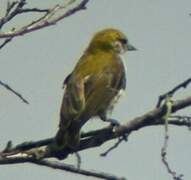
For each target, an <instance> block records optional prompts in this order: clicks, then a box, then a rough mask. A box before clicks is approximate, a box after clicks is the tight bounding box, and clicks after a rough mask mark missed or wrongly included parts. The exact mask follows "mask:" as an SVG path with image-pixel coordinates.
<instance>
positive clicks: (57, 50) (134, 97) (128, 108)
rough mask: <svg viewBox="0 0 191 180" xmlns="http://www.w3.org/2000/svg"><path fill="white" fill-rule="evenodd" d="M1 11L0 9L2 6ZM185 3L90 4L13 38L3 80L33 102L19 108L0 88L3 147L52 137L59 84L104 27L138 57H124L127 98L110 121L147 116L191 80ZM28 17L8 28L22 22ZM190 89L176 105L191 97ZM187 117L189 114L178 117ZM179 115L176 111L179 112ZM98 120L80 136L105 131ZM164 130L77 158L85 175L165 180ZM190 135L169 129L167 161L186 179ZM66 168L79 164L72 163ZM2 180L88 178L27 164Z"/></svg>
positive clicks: (189, 8)
mask: <svg viewBox="0 0 191 180" xmlns="http://www.w3.org/2000/svg"><path fill="white" fill-rule="evenodd" d="M1 1H2V2H3V4H2V6H0V8H3V7H4V6H3V5H4V4H5V2H6V0H1ZM53 4H56V1H54V2H53V1H51V0H46V1H39V0H33V2H32V3H31V4H30V5H31V7H32V6H33V7H38V6H40V7H49V6H51V5H53ZM189 13H191V1H190V0H182V1H180V0H168V1H167V0H152V1H151V0H141V1H140V0H121V1H116V0H102V1H101V0H100V1H90V2H89V3H88V5H87V10H85V11H80V12H78V13H76V14H75V15H73V16H71V17H69V18H67V19H64V20H63V21H62V22H59V23H58V24H57V25H56V26H52V27H49V28H46V29H43V30H40V31H37V32H34V33H31V34H27V35H25V36H23V37H18V38H16V39H15V40H14V41H13V42H11V43H10V44H8V45H7V46H6V47H4V48H3V49H2V50H1V51H0V61H1V63H0V64H1V65H0V80H2V81H4V82H6V83H8V84H9V85H11V86H12V87H13V88H14V89H16V90H17V91H19V92H20V93H22V95H23V96H24V97H25V98H27V99H28V100H29V101H30V105H26V104H24V103H22V102H21V101H20V100H19V99H18V98H17V97H15V96H14V95H13V94H11V93H10V92H8V91H7V90H5V89H4V88H2V87H0V98H1V100H0V122H1V125H0V148H1V149H3V148H4V147H5V144H6V142H7V141H8V140H12V141H13V143H14V144H17V143H20V142H23V141H29V140H39V139H43V138H48V137H52V136H54V135H55V133H56V131H57V126H58V122H59V109H60V105H61V100H62V96H63V89H62V88H61V87H62V82H63V80H64V78H65V77H66V76H67V74H68V73H70V72H71V71H72V69H73V67H74V65H75V63H76V62H77V60H78V59H79V57H80V56H81V54H82V53H83V51H84V49H85V48H86V47H87V45H88V42H89V40H90V38H91V37H92V35H93V34H94V33H95V32H97V31H98V30H101V29H103V28H107V27H112V28H118V29H120V30H121V31H123V32H124V33H125V34H126V35H127V36H128V39H129V41H130V42H131V43H132V44H133V45H134V46H136V47H137V48H138V49H139V51H136V52H129V53H127V54H125V55H124V58H125V59H126V61H127V63H126V64H127V76H128V77H127V93H126V94H125V96H123V98H122V99H121V101H120V102H119V104H118V105H117V106H116V108H115V110H114V112H113V117H114V118H117V119H119V120H120V121H121V123H125V122H127V121H128V120H130V119H132V118H133V117H136V116H140V115H142V114H143V113H145V112H147V111H149V110H152V109H153V108H154V106H155V105H156V102H157V98H158V96H159V95H160V94H162V93H164V92H166V91H168V90H170V89H171V88H173V87H174V86H175V85H176V84H178V83H180V82H181V81H184V80H185V79H187V78H188V77H190V74H191V70H190V69H191V48H190V47H191V45H190V44H191V16H189ZM26 21H27V19H26V17H25V16H22V17H21V18H17V19H16V20H15V21H14V22H13V24H9V26H10V27H12V26H13V25H16V24H17V25H19V26H20V25H22V24H24V22H26ZM190 90H191V87H188V88H187V89H186V90H182V91H181V92H180V93H178V94H177V96H176V97H175V99H178V98H183V97H186V96H188V95H190ZM183 112H184V114H185V115H191V114H190V112H191V108H187V110H186V111H183ZM180 113H181V112H180ZM105 125H106V123H103V122H101V121H99V120H98V119H95V120H92V121H89V123H88V124H87V125H86V126H85V127H84V128H83V130H84V131H87V130H91V129H98V128H100V127H104V126H105ZM163 136H164V129H163V127H148V128H144V129H142V130H139V131H138V132H134V133H133V134H132V135H131V136H130V137H129V141H128V142H127V143H123V144H121V145H120V146H119V147H118V148H117V149H115V150H114V151H113V152H111V153H110V154H109V155H108V156H107V157H106V158H103V157H100V156H99V154H100V153H101V152H103V151H104V150H106V149H107V148H108V147H110V146H111V145H112V144H113V143H114V141H111V142H108V143H106V144H104V145H103V146H102V147H99V148H94V149H90V150H87V151H83V152H80V154H81V157H82V168H86V169H95V170H100V171H105V172H110V173H113V174H116V175H118V176H125V177H126V178H127V179H128V180H140V179H141V180H161V179H163V180H170V179H171V178H170V176H169V174H168V173H167V172H166V169H165V168H164V165H163V164H162V163H161V159H160V149H161V147H162V144H163ZM190 138H191V133H190V132H189V131H188V129H187V128H183V127H174V126H173V127H171V128H170V142H169V147H168V159H169V162H170V164H171V165H172V167H173V169H174V170H176V171H177V172H179V173H182V174H184V175H185V179H187V180H188V179H191V164H190V158H191V153H190V152H191V141H190ZM64 162H67V163H72V164H75V163H76V158H75V156H70V157H69V158H68V159H67V160H65V161H64ZM0 179H2V180H10V179H12V180H26V179H27V180H34V179H37V180H38V179H39V180H40V179H46V180H52V179H56V180H63V179H71V180H75V179H79V180H84V179H92V178H87V177H84V176H77V175H73V174H71V173H68V172H64V171H59V170H52V169H49V168H46V167H39V166H36V165H31V164H20V165H7V166H1V168H0Z"/></svg>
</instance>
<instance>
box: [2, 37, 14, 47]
mask: <svg viewBox="0 0 191 180" xmlns="http://www.w3.org/2000/svg"><path fill="white" fill-rule="evenodd" d="M11 40H12V38H7V39H5V40H4V42H3V43H2V44H1V45H0V49H2V48H3V47H4V46H5V45H6V44H8V43H9V42H11Z"/></svg>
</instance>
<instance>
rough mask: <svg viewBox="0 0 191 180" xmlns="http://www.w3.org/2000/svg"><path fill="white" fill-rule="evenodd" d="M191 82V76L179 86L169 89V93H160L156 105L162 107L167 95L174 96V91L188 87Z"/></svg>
mask: <svg viewBox="0 0 191 180" xmlns="http://www.w3.org/2000/svg"><path fill="white" fill-rule="evenodd" d="M190 83H191V78H188V79H187V80H185V81H184V82H182V83H180V84H178V85H177V86H175V87H174V88H173V89H172V90H170V91H168V92H167V93H165V94H163V95H160V96H159V98H158V103H157V106H156V107H160V105H161V103H162V101H163V100H165V99H166V97H167V96H171V97H172V96H173V95H174V93H176V92H177V91H178V90H179V89H181V88H186V87H187V86H188V84H190Z"/></svg>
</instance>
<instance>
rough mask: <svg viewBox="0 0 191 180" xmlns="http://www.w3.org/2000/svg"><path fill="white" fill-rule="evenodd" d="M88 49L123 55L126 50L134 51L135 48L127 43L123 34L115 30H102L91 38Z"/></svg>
mask: <svg viewBox="0 0 191 180" xmlns="http://www.w3.org/2000/svg"><path fill="white" fill-rule="evenodd" d="M88 49H91V50H96V49H97V50H100V49H102V50H104V51H112V52H114V53H117V54H121V53H124V52H126V51H127V50H128V51H134V50H136V48H135V47H134V46H132V45H131V44H130V43H129V41H128V39H127V37H126V36H125V34H123V33H122V32H121V31H119V30H117V29H104V30H102V31H99V32H98V33H96V34H95V35H94V37H93V38H92V40H91V42H90V45H89V48H88Z"/></svg>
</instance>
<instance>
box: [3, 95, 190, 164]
mask: <svg viewBox="0 0 191 180" xmlns="http://www.w3.org/2000/svg"><path fill="white" fill-rule="evenodd" d="M189 106H191V96H189V97H187V98H185V99H182V100H177V101H175V102H174V103H173V107H172V113H175V112H176V111H179V110H181V109H184V108H186V107H189ZM164 114H165V111H164V109H163V108H162V107H160V108H155V109H153V110H151V111H149V112H147V113H145V114H143V115H142V116H139V117H136V118H134V119H132V120H128V121H127V123H126V124H123V125H120V126H119V127H116V128H115V131H113V128H112V127H111V126H108V127H105V128H102V129H99V130H95V131H91V132H87V133H83V134H82V135H81V140H80V146H79V149H78V151H82V150H87V149H89V148H94V147H98V146H100V145H102V144H103V143H105V142H107V141H109V140H111V139H116V138H119V137H121V136H123V135H124V134H126V133H127V134H129V135H130V134H131V133H133V132H135V131H137V130H140V129H142V128H144V127H148V126H156V125H163V124H164V120H163V119H161V117H162V116H163V115H164ZM168 123H169V124H171V125H176V126H185V127H190V125H191V122H190V121H188V120H184V119H171V120H169V122H168ZM53 140H54V138H49V139H44V140H40V141H36V142H25V143H21V144H19V145H17V146H15V147H11V148H9V150H8V151H6V152H1V155H5V156H6V155H8V154H15V153H18V152H22V151H27V150H30V149H32V148H38V147H41V146H46V145H48V144H50V143H52V142H53ZM71 153H73V152H72V151H68V150H66V151H65V150H63V151H62V152H59V153H57V154H51V155H50V154H49V155H46V156H45V157H57V156H63V159H64V158H66V157H67V156H68V155H69V154H71ZM21 159H22V158H21ZM1 163H2V161H1V160H0V164H1Z"/></svg>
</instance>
